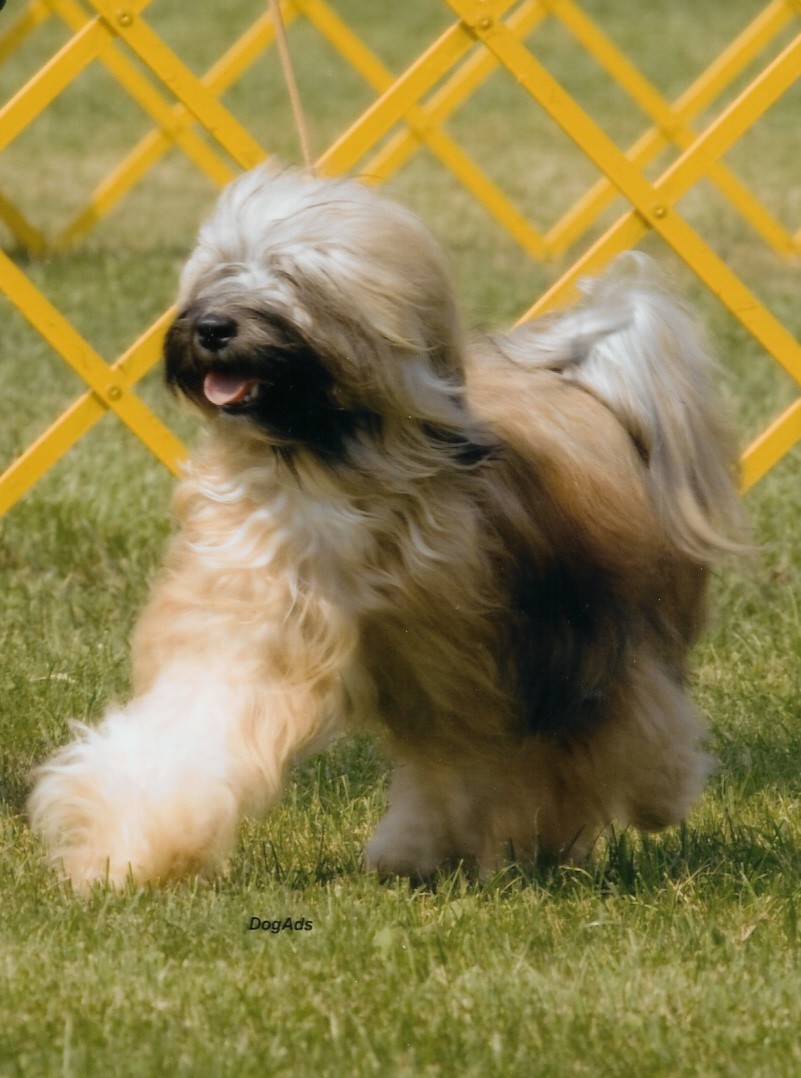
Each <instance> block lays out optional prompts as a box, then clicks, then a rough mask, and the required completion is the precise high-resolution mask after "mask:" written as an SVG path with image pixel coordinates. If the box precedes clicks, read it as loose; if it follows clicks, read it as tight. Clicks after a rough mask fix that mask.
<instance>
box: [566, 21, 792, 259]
mask: <svg viewBox="0 0 801 1078" xmlns="http://www.w3.org/2000/svg"><path fill="white" fill-rule="evenodd" d="M792 18H793V8H792V0H773V2H772V3H771V4H769V5H768V7H767V8H766V9H765V10H764V11H762V12H760V14H759V15H757V17H756V18H755V19H754V20H753V21H752V22H751V23H749V25H748V26H747V27H746V28H745V29H744V30H743V31H742V32H741V33H740V34H738V35H737V36H736V37H735V39H734V40H733V41H732V42H731V43H730V44H729V45H728V46H727V48H726V49H724V51H723V52H722V53H721V55H720V56H719V57H718V58H717V59H716V60H714V61H713V62H712V64H710V66H709V67H708V68H707V69H706V70H705V71H704V72H702V74H701V75H699V77H698V78H697V79H695V80H694V81H693V83H692V84H691V85H690V86H689V87H688V89H687V90H685V91H684V93H682V94H681V95H680V96H679V98H678V99H677V100H676V101H675V102H674V104H673V106H672V107H673V112H674V115H675V117H676V121H677V122H678V123H680V124H685V125H689V124H690V123H691V122H692V121H693V120H694V119H695V118H696V117H697V116H698V115H700V113H701V112H703V110H704V109H706V108H708V107H709V106H710V105H711V104H712V102H713V101H715V100H716V99H717V98H718V97H719V96H720V94H722V93H723V92H724V91H725V90H726V89H728V87H729V86H730V85H731V84H732V83H733V82H734V80H735V79H736V78H737V77H738V76H739V75H740V74H741V73H742V72H743V71H744V70H745V68H746V67H747V66H748V65H749V64H751V63H752V62H753V61H754V59H755V58H756V57H757V56H758V55H759V53H760V52H761V51H762V50H763V49H765V48H766V47H767V46H768V45H769V44H770V42H771V41H773V40H774V39H775V38H776V37H777V36H778V34H779V33H780V32H781V31H782V30H783V29H784V27H785V26H786V25H787V24H788V22H789V21H790V20H791V19H792ZM668 141H669V138H668V135H667V134H665V133H664V132H663V131H661V130H660V129H659V128H656V127H654V128H651V129H650V130H649V131H646V132H645V133H644V134H643V135H642V136H640V138H639V139H637V141H636V142H635V143H634V145H633V146H632V147H631V148H630V149H629V150H628V151H627V156H628V157H629V158H630V160H631V161H633V162H634V163H635V164H636V165H637V166H638V167H639V168H640V169H641V170H642V169H643V168H645V166H646V165H647V164H648V163H649V162H650V161H652V160H653V159H654V158H655V157H656V156H657V155H658V154H659V153H660V152H661V151H662V150H663V149H664V148H665V146H667V144H668ZM616 195H617V191H616V190H615V188H614V185H613V184H611V183H610V182H609V180H608V179H607V177H605V176H604V177H602V178H601V179H599V180H598V182H597V183H596V184H594V185H593V187H592V188H591V189H590V190H589V191H588V192H587V194H586V195H585V196H583V198H581V199H579V200H578V201H577V202H576V203H575V205H574V206H572V207H571V208H570V210H568V211H567V213H566V214H565V215H564V216H563V217H562V218H561V219H560V220H559V221H557V222H556V223H555V224H554V226H553V228H552V229H550V230H549V231H548V232H546V235H545V240H546V243H547V245H548V247H549V249H550V250H552V251H554V252H555V253H561V252H563V251H565V250H567V248H569V247H571V246H572V245H573V244H574V243H575V242H576V241H577V240H578V238H579V237H580V236H581V235H583V234H584V233H585V232H586V231H587V229H588V228H589V227H590V225H591V223H592V222H593V221H595V220H597V218H598V217H599V216H600V214H601V213H602V212H603V211H604V210H605V209H606V207H607V206H608V205H609V204H610V203H611V202H612V201H613V199H614V198H615V197H616Z"/></svg>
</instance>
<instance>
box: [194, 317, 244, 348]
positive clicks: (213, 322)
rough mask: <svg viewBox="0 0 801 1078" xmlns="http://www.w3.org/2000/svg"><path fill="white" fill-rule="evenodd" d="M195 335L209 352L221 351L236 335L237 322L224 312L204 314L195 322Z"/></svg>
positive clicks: (201, 345) (202, 346)
mask: <svg viewBox="0 0 801 1078" xmlns="http://www.w3.org/2000/svg"><path fill="white" fill-rule="evenodd" d="M195 335H196V336H197V341H198V344H199V345H200V347H201V348H205V350H206V351H207V352H221V351H222V350H223V348H225V346H226V345H227V344H228V342H229V341H230V340H231V339H232V338H233V337H235V336H236V322H235V321H234V320H233V318H229V317H228V316H227V315H224V314H214V313H213V312H211V313H209V314H204V315H203V317H202V318H198V320H197V322H196V323H195Z"/></svg>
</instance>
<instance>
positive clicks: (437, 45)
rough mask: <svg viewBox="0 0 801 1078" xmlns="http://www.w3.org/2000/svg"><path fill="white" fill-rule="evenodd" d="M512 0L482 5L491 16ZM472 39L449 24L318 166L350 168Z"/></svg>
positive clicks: (331, 170)
mask: <svg viewBox="0 0 801 1078" xmlns="http://www.w3.org/2000/svg"><path fill="white" fill-rule="evenodd" d="M512 3H513V0H489V2H487V3H486V5H485V6H486V9H487V11H488V12H489V13H491V15H492V17H500V16H501V15H502V14H503V13H504V12H505V11H507V10H508V9H509V8H510V7H511V6H512ZM474 43H475V42H474V38H473V37H472V35H471V34H470V33H469V32H467V30H466V29H465V27H464V26H463V25H462V24H461V23H457V24H456V25H454V26H451V27H449V28H448V29H447V30H446V31H445V33H444V34H442V35H441V36H440V37H439V38H438V39H437V41H435V42H434V44H433V45H431V46H430V48H428V49H426V51H425V52H424V53H423V55H422V56H421V57H420V58H419V59H418V60H416V61H415V62H414V63H413V64H412V65H411V66H410V67H409V68H408V69H407V70H406V71H405V72H404V73H403V75H401V76H400V77H399V78H398V79H397V80H396V82H395V83H394V84H393V85H392V87H391V88H390V89H389V90H387V92H386V93H384V94H382V95H381V97H380V98H379V99H378V101H376V102H375V104H373V105H372V106H371V107H370V108H369V109H368V110H367V111H366V112H365V113H364V115H363V116H361V117H360V118H359V119H358V120H357V121H356V123H355V124H353V125H352V126H351V127H349V128H348V130H347V131H346V132H345V133H344V134H343V135H341V136H340V137H339V138H338V139H337V140H336V142H335V143H334V144H333V145H332V146H331V147H330V148H329V149H328V150H327V151H326V152H325V153H324V154H323V155H322V156H321V158H320V160H319V161H318V168H319V170H320V171H321V172H323V173H326V174H334V175H336V174H338V173H341V172H346V171H347V170H348V169H350V168H352V167H353V166H354V165H355V164H356V163H357V162H358V161H359V160H361V158H362V157H363V156H364V155H365V153H367V152H368V151H369V150H370V149H372V147H373V146H375V144H376V143H377V142H378V140H379V139H381V138H383V137H384V135H386V134H387V132H388V131H390V130H391V128H392V127H394V125H395V124H397V123H399V122H400V121H401V120H402V119H403V116H404V115H405V114H406V113H407V112H408V111H409V109H410V108H411V107H412V106H413V105H416V104H418V102H419V101H420V99H421V98H422V97H423V96H424V95H425V94H426V93H428V92H429V90H431V88H432V87H433V86H434V85H435V84H436V83H437V82H438V81H439V80H440V79H441V78H442V77H443V76H444V75H445V74H446V73H447V72H448V71H450V69H451V68H452V67H453V66H454V64H456V63H457V62H458V61H459V60H460V59H461V58H462V57H463V56H464V55H465V53H466V52H467V51H468V50H469V49H470V48H472V46H473V45H474Z"/></svg>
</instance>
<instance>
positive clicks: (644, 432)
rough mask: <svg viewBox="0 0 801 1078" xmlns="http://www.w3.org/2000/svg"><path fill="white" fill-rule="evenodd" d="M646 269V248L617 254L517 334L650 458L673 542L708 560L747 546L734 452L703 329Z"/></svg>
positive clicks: (652, 481) (653, 481)
mask: <svg viewBox="0 0 801 1078" xmlns="http://www.w3.org/2000/svg"><path fill="white" fill-rule="evenodd" d="M651 267H652V263H651V261H650V259H648V258H646V257H645V256H643V255H640V254H628V255H625V256H623V257H622V258H620V259H618V260H617V262H616V263H615V265H614V266H613V267H612V269H611V270H610V271H609V272H608V273H607V274H605V275H604V276H603V277H600V278H597V279H593V280H590V281H587V282H585V283H584V284H583V291H584V294H585V302H584V304H582V305H581V306H579V307H578V308H576V309H574V310H573V311H568V312H567V313H563V314H559V315H556V316H555V317H553V318H552V319H546V320H545V322H544V324H543V323H542V322H541V323H539V325H531V327H530V329H529V330H528V333H526V330H525V329H522V333H524V334H525V335H526V336H528V341H529V345H530V346H531V345H533V346H534V347H533V351H534V353H535V355H536V359H535V362H536V363H537V364H538V365H546V366H550V367H553V368H554V369H559V370H561V371H562V373H563V374H564V376H565V378H569V379H570V380H572V381H574V382H576V383H578V384H579V385H582V386H585V387H586V388H587V389H588V390H590V391H591V392H592V393H594V394H595V395H596V396H597V397H599V398H600V399H601V400H603V401H604V402H605V404H606V405H607V406H608V407H609V408H610V409H611V410H612V411H613V412H614V413H615V414H616V415H617V417H618V419H619V420H620V422H621V423H622V424H623V426H624V427H626V429H627V430H628V431H629V432H630V434H631V437H632V439H633V440H634V442H635V444H636V445H637V447H638V449H639V451H640V453H641V454H642V456H643V459H644V460H645V461H646V462H647V465H648V469H647V470H648V476H649V483H650V486H651V491H652V496H653V499H654V502H655V504H656V506H657V509H658V511H659V513H660V516H661V517H662V519H663V521H664V525H665V527H666V529H667V531H668V533H669V534H670V535H671V537H672V539H673V541H674V542H675V543H676V545H677V546H678V547H679V548H680V549H682V550H684V551H686V552H687V553H688V554H689V555H690V556H691V557H693V558H694V559H697V560H699V561H702V562H709V561H711V560H712V559H713V558H714V557H715V556H716V555H718V554H720V553H721V552H726V551H730V552H731V551H742V550H743V549H744V547H743V545H742V537H743V535H744V528H743V519H742V515H741V510H740V505H739V499H738V497H737V463H736V462H737V455H736V451H735V445H734V440H733V437H732V434H731V431H730V430H729V428H728V425H727V423H726V421H725V419H724V418H723V414H722V409H721V406H720V403H719V400H718V396H717V393H716V392H715V388H714V385H713V376H714V371H715V365H714V363H713V361H712V359H711V358H710V355H709V353H708V351H707V348H706V346H705V344H704V340H703V335H702V333H701V332H700V330H699V327H698V326H697V325H696V323H695V319H694V317H693V315H692V314H691V312H690V311H689V310H688V309H687V308H686V307H685V306H684V305H683V304H682V303H681V301H679V300H678V299H677V298H676V297H675V296H674V295H672V294H671V293H670V292H668V291H667V290H666V289H665V288H664V286H663V285H662V284H661V282H660V281H659V280H658V276H657V274H656V273H655V272H654V269H653V268H651ZM520 332H521V330H519V331H518V333H520ZM529 334H531V335H530V336H529ZM516 335H517V334H514V335H513V337H514V336H516ZM534 337H536V340H533V339H532V338H534ZM522 343H523V342H522V340H521V341H520V344H522ZM514 352H515V355H514V356H513V357H512V358H515V359H516V360H518V361H519V359H520V353H519V352H518V349H517V348H515V349H514ZM529 355H531V353H529Z"/></svg>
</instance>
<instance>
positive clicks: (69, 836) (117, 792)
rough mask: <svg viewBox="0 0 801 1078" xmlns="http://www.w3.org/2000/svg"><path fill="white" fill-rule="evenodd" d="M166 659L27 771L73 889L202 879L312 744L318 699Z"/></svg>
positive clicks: (44, 829)
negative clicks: (33, 773)
mask: <svg viewBox="0 0 801 1078" xmlns="http://www.w3.org/2000/svg"><path fill="white" fill-rule="evenodd" d="M205 658H206V661H204V662H197V661H194V662H192V661H187V660H185V659H184V660H174V661H173V662H172V663H171V664H169V665H166V666H165V667H164V668H163V669H162V670H161V672H160V673H159V675H158V676H157V677H156V678H155V679H154V680H153V681H152V683H151V684H150V686H149V687H148V689H147V690H146V691H145V692H143V693H142V694H141V695H140V696H137V697H135V698H134V699H133V700H132V701H131V702H130V703H129V704H128V705H127V706H126V707H124V708H112V709H110V710H109V711H108V713H107V714H106V716H105V718H104V719H103V721H102V723H101V724H100V725H99V726H98V727H97V728H96V729H90V728H88V727H80V730H79V736H78V738H77V739H76V740H75V741H74V742H72V743H71V744H69V745H67V746H65V747H64V748H63V749H61V750H60V751H59V752H58V753H57V754H56V755H55V756H54V757H53V758H52V759H51V760H50V761H48V762H47V763H46V764H44V765H43V766H42V767H41V768H40V769H39V772H38V777H37V782H36V786H35V788H34V791H33V795H32V797H31V802H30V811H31V819H32V823H33V826H34V828H35V830H37V831H38V832H39V833H41V834H42V835H43V836H44V838H45V840H46V841H47V843H48V845H49V846H50V849H51V852H52V859H53V861H54V862H61V864H62V865H63V868H64V871H65V872H66V874H67V875H68V876H69V878H70V879H71V880H72V881H73V884H74V885H75V886H76V887H78V888H81V889H83V888H86V887H87V886H89V885H90V884H91V883H92V882H93V881H96V880H100V881H102V880H108V882H110V883H111V884H113V885H123V884H124V883H125V882H126V881H127V880H129V879H132V880H133V881H134V882H136V883H143V882H146V881H163V880H168V879H173V878H176V877H180V876H184V875H188V874H195V873H209V872H212V871H214V870H216V869H219V867H220V866H221V865H222V864H223V863H224V861H225V859H226V858H227V856H228V855H229V853H230V851H231V848H232V846H233V843H234V840H235V836H236V831H237V826H238V824H239V822H240V820H241V818H242V816H243V815H244V814H246V813H249V812H257V813H260V812H263V811H264V810H266V808H268V807H269V805H270V804H271V802H273V801H274V800H275V799H276V797H277V796H278V795H279V793H280V790H281V786H282V782H283V777H284V773H285V771H286V767H287V765H288V763H289V762H290V761H291V759H292V758H293V756H295V755H296V754H297V753H298V752H299V751H301V750H302V749H304V748H307V747H308V746H309V745H310V744H311V743H312V742H315V747H317V746H318V745H319V744H320V741H321V740H322V739H323V735H324V734H325V732H326V731H325V730H324V729H323V725H324V724H323V722H322V711H321V708H322V700H321V699H320V694H319V693H317V692H314V691H312V690H310V689H309V687H308V686H307V687H305V688H304V690H303V691H300V690H299V689H298V688H297V687H292V686H281V685H275V686H271V685H269V684H266V685H265V684H264V683H256V682H255V681H254V682H249V681H248V680H247V678H246V677H245V678H242V677H241V675H242V671H241V670H240V671H239V674H240V678H235V677H234V675H235V673H236V671H234V670H231V669H230V668H226V666H225V665H224V664H223V663H222V662H221V661H220V660H219V659H218V660H217V662H215V661H214V660H213V659H211V658H209V657H208V656H206V657H205Z"/></svg>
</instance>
